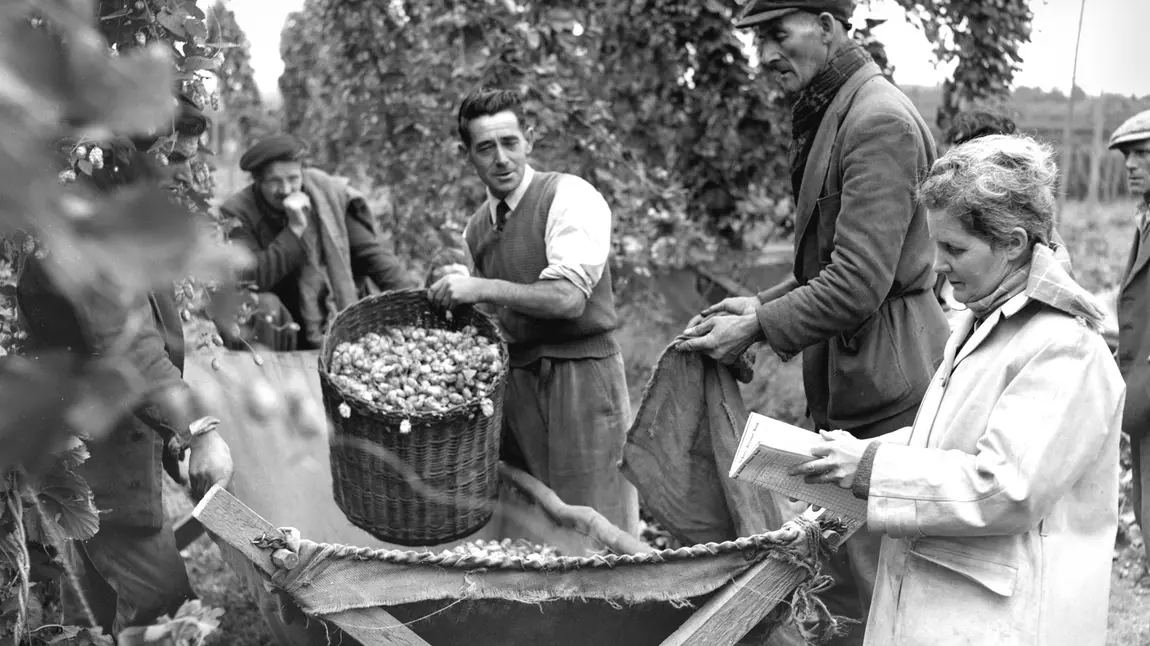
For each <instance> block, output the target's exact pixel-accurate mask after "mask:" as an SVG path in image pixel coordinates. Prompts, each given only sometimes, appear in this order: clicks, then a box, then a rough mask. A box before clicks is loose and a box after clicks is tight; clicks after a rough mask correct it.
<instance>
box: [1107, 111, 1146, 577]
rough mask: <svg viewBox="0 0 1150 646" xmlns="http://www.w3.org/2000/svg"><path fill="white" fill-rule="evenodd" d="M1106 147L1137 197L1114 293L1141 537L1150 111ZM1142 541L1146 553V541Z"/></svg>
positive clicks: (1143, 524) (1135, 118)
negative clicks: (1122, 163)
mask: <svg viewBox="0 0 1150 646" xmlns="http://www.w3.org/2000/svg"><path fill="white" fill-rule="evenodd" d="M1110 149H1111V150H1118V151H1120V152H1121V153H1122V156H1123V157H1125V159H1126V174H1127V182H1128V185H1129V187H1130V192H1131V193H1132V194H1133V195H1134V196H1135V197H1136V198H1137V199H1138V207H1137V210H1136V214H1137V219H1136V220H1135V221H1136V222H1137V225H1138V228H1137V230H1136V231H1135V235H1134V244H1133V247H1132V248H1131V250H1130V259H1129V261H1128V262H1127V264H1126V271H1125V273H1124V274H1123V276H1122V282H1121V283H1120V285H1121V288H1120V291H1119V293H1118V352H1117V353H1116V357H1117V359H1118V368H1119V369H1120V370H1121V371H1122V376H1123V378H1125V379H1126V408H1125V409H1124V411H1123V414H1122V430H1123V431H1124V432H1126V434H1128V435H1129V436H1130V458H1131V462H1132V463H1133V477H1134V483H1133V490H1134V491H1133V497H1134V515H1135V517H1136V518H1137V520H1138V526H1139V527H1141V528H1142V533H1143V535H1145V534H1146V533H1147V532H1146V522H1147V521H1148V520H1150V500H1147V496H1146V494H1147V492H1150V110H1147V111H1145V112H1141V113H1139V114H1137V115H1135V116H1133V117H1131V118H1130V119H1129V120H1128V121H1126V122H1125V123H1123V124H1122V125H1121V126H1119V127H1118V129H1116V130H1115V131H1114V134H1113V135H1111V136H1110ZM1145 542H1146V543H1147V545H1146V548H1147V550H1148V552H1150V540H1147V541H1145ZM1148 556H1150V554H1148ZM1148 582H1150V571H1144V572H1143V576H1142V584H1143V585H1145V584H1146V583H1148Z"/></svg>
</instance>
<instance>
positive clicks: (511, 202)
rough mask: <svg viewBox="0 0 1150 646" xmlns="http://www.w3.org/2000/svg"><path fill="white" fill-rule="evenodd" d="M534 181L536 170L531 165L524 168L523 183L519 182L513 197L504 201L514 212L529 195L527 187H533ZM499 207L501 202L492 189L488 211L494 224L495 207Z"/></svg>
mask: <svg viewBox="0 0 1150 646" xmlns="http://www.w3.org/2000/svg"><path fill="white" fill-rule="evenodd" d="M533 179H535V169H534V168H531V166H530V165H528V166H524V167H523V181H522V182H519V186H517V187H515V190H514V191H511V195H508V196H507V197H506V198H505V199H504V201H505V202H507V206H509V207H511V210H512V211H514V210H515V207H517V206H519V203H520V202H522V201H523V196H524V195H525V194H527V187H529V186H531V180H533ZM498 205H499V200H498V199H497V198H496V197H495V196H494V195H492V194H491V189H487V210H488V211H490V212H491V222H492V224H494V223H495V207H496V206H498Z"/></svg>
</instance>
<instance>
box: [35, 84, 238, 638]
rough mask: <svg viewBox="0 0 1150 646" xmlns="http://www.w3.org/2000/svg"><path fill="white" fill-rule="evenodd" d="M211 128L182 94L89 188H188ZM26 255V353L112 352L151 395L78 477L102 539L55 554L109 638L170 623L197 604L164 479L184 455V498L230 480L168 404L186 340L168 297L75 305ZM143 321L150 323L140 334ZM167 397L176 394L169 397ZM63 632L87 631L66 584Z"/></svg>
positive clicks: (115, 148) (177, 390)
mask: <svg viewBox="0 0 1150 646" xmlns="http://www.w3.org/2000/svg"><path fill="white" fill-rule="evenodd" d="M206 127H207V119H206V118H205V117H204V115H203V113H202V112H201V111H200V110H199V108H198V107H197V106H196V105H195V103H193V102H192V101H191V100H190V99H188V98H187V97H186V96H183V95H181V96H180V109H179V112H178V113H177V116H176V119H175V120H174V121H173V125H172V128H173V130H172V131H169V132H163V133H158V134H153V135H152V136H150V137H134V138H132V139H131V140H129V139H128V138H123V137H122V138H118V139H117V140H115V141H114V142H112V144H111V145H110V146H107V152H105V155H104V163H103V165H102V167H101V168H98V169H94V170H93V171H92V173H91V177H90V180H84V181H90V182H91V185H92V187H93V188H94V189H96V190H97V191H100V192H104V193H112V192H115V191H117V190H123V189H124V188H125V187H148V186H151V187H157V186H158V187H160V188H164V189H168V190H178V189H180V188H181V186H182V184H184V183H190V182H191V170H190V167H189V165H190V162H191V161H192V160H193V159H194V158H195V156H196V154H197V151H198V150H199V139H200V135H202V134H203V132H204V130H205V129H206ZM169 134H174V135H175V137H174V141H173V147H172V149H171V151H169V154H168V155H167V157H168V162H169V163H168V164H167V165H165V166H160V165H159V164H158V163H155V162H154V161H153V158H152V157H151V155H150V154H149V153H148V152H147V151H148V150H149V149H150V148H151V147H152V145H153V143H154V142H156V141H157V140H158V139H159V138H161V137H165V136H168V135H169ZM48 252H49V253H48V256H47V257H46V260H43V261H42V260H40V259H38V258H35V257H29V258H28V259H27V260H26V261H25V263H24V265H23V267H22V268H21V271H20V277H19V282H18V284H17V291H16V300H17V304H18V306H19V308H20V318H21V320H22V321H23V322H24V326H25V328H26V330H27V331H28V349H27V352H28V354H29V355H32V356H38V355H39V356H43V355H51V354H53V353H57V352H68V353H70V354H73V355H75V356H77V358H78V359H79V360H81V361H84V360H88V359H91V358H94V357H98V356H104V355H111V354H114V355H115V356H118V357H121V358H123V359H124V360H126V361H127V362H128V363H129V364H130V365H131V366H132V367H133V368H135V369H136V371H137V372H138V374H139V376H140V378H141V380H142V382H143V383H146V384H148V385H149V386H150V387H152V392H151V393H150V394H149V396H148V397H146V398H145V399H144V401H142V402H141V404H140V405H139V406H138V407H137V408H136V410H135V411H133V414H129V415H126V416H124V417H123V418H122V419H120V420H118V421H117V422H116V423H115V424H114V425H113V427H112V430H111V432H110V433H109V434H108V436H107V437H105V438H103V439H100V440H98V441H93V442H91V443H90V444H89V450H90V457H89V459H88V460H87V461H86V462H85V463H84V464H83V465H81V467H80V474H81V475H82V476H83V477H84V478H85V480H86V481H87V482H88V484H89V485H90V486H91V488H92V493H93V495H94V498H95V504H96V507H97V508H98V509H99V510H100V527H99V531H98V532H97V533H96V535H95V536H93V537H92V538H91V539H90V540H87V541H70V542H69V543H67V544H65V545H64V546H62V547H63V557H64V559H65V560H66V561H67V562H68V564H69V565H70V567H71V568H72V572H73V573H74V574H75V575H76V581H77V582H78V584H79V588H80V590H81V591H82V592H83V595H84V600H85V601H86V603H87V610H90V613H91V616H92V617H93V618H94V619H95V621H96V623H97V625H98V626H99V627H101V628H103V629H104V631H105V632H106V633H107V634H109V635H115V634H116V633H118V632H119V631H121V630H122V629H124V628H127V627H132V626H147V625H151V624H152V623H154V622H155V621H156V619H158V618H159V617H160V616H161V615H165V614H167V615H173V614H174V613H175V612H176V611H177V610H178V609H179V608H180V606H181V605H183V603H184V602H185V601H187V600H188V599H189V598H193V597H194V596H195V595H194V593H193V592H192V588H191V585H190V584H189V582H188V575H187V571H186V570H185V568H184V562H183V559H182V558H181V557H180V552H179V549H178V548H177V545H176V537H175V534H174V533H173V531H172V526H171V524H170V522H167V521H166V520H165V517H164V505H163V480H162V473H163V471H164V470H166V471H167V472H168V474H169V475H171V476H172V477H173V479H175V480H177V481H182V480H183V477H182V475H181V473H180V465H179V461H180V459H181V457H182V456H183V455H184V453H185V450H188V451H190V453H191V455H190V456H189V457H188V478H189V480H190V484H191V485H192V493H193V494H194V495H197V496H202V495H203V494H204V493H206V492H207V490H208V489H210V488H211V486H212V485H214V484H217V483H218V484H221V485H226V484H227V483H228V481H229V479H230V478H231V474H232V459H231V452H230V451H229V449H228V446H227V444H226V443H225V442H224V440H223V438H221V437H220V436H219V434H218V433H217V431H215V430H208V431H207V432H205V433H196V434H195V436H194V437H193V435H192V431H191V426H192V411H189V410H187V409H186V408H185V407H183V406H180V405H176V404H175V401H176V400H178V399H179V398H180V397H182V396H185V395H187V393H188V387H187V384H185V382H184V381H183V378H182V373H183V367H184V337H183V329H182V325H181V321H180V316H179V312H178V309H177V307H176V302H175V294H174V290H173V289H167V290H156V291H154V292H151V293H149V294H146V295H145V294H140V295H139V296H140V297H139V299H137V300H136V301H135V303H134V305H135V306H134V307H123V306H121V304H120V303H118V302H113V300H112V299H111V298H105V297H100V298H93V299H91V300H86V301H85V302H83V303H78V302H74V301H72V300H70V299H69V298H68V297H66V296H65V295H64V294H63V292H62V291H61V290H60V289H59V288H58V287H57V285H56V283H55V281H54V279H53V278H52V276H51V274H50V273H49V272H48V268H47V267H45V263H49V262H51V258H52V254H51V250H50V249H49V250H48ZM140 320H151V322H152V323H154V325H139V324H138V322H139V321H140ZM169 393H172V394H176V397H175V398H169V397H168V396H167V395H168V394H169ZM63 588H64V599H63V612H64V623H65V624H75V625H87V623H88V621H87V618H88V616H89V614H88V612H87V611H86V609H85V608H84V604H83V603H82V602H81V601H80V600H79V599H77V598H75V596H76V595H75V594H74V593H73V586H72V585H69V584H67V583H65V584H64V586H63Z"/></svg>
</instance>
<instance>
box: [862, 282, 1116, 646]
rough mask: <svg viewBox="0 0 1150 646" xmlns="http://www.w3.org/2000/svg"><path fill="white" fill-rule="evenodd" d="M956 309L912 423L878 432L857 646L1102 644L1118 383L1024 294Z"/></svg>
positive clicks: (1105, 360)
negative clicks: (871, 540) (872, 547)
mask: <svg viewBox="0 0 1150 646" xmlns="http://www.w3.org/2000/svg"><path fill="white" fill-rule="evenodd" d="M973 325H974V316H973V315H972V314H970V313H963V315H962V318H961V319H960V320H958V321H956V325H955V331H954V333H953V334H952V336H951V338H950V341H949V342H948V343H947V346H946V351H945V355H944V359H943V364H942V366H941V367H940V368H939V370H938V372H937V374H936V375H935V377H934V379H933V381H932V382H931V385H930V388H929V389H928V390H927V393H926V395H925V397H924V399H923V402H922V405H921V407H920V409H919V413H918V417H917V418H916V420H915V423H914V426H913V427H912V428H910V429H903V430H901V431H896V432H894V433H891V434H889V435H887V436H884V437H883V438H881V439H882V440H883V441H884V444H883V445H882V446H881V448H879V450H878V452H877V453H876V454H875V461H874V465H873V470H872V474H871V483H870V495H869V499H868V508H867V526H868V528H869V529H870V530H871V531H873V532H878V533H882V534H884V537H883V539H882V550H881V556H880V563H879V572H878V578H877V581H876V586H875V593H874V599H873V602H872V605H871V610H870V616H869V620H868V623H867V628H866V642H865V643H866V644H867V646H895V645H898V646H928V645H929V646H957V645H968V644H969V645H971V646H975V645H977V646H992V645H993V646H1022V645H1026V646H1062V645H1065V646H1091V645H1094V644H1097V645H1098V646H1102V645H1103V644H1104V643H1105V641H1106V615H1107V605H1108V603H1109V595H1110V567H1111V558H1112V554H1113V548H1114V537H1115V531H1116V529H1117V522H1118V478H1119V466H1118V445H1119V434H1120V427H1121V415H1122V406H1123V401H1124V398H1125V386H1124V384H1123V381H1122V377H1121V375H1120V374H1119V372H1118V368H1117V366H1116V365H1115V363H1114V359H1113V358H1112V356H1111V354H1110V351H1109V349H1108V348H1107V346H1106V342H1105V341H1104V340H1103V338H1102V336H1101V335H1099V334H1098V333H1096V332H1094V331H1092V330H1090V329H1089V328H1088V327H1086V326H1085V325H1084V324H1083V323H1082V322H1080V321H1079V320H1078V319H1076V318H1075V317H1073V316H1071V315H1069V314H1067V313H1065V312H1062V311H1059V310H1057V309H1055V308H1053V307H1049V306H1047V305H1044V304H1042V303H1039V302H1036V301H1032V300H1031V299H1030V297H1028V296H1027V295H1026V294H1019V295H1018V296H1015V297H1014V298H1012V299H1011V300H1009V301H1007V302H1006V303H1005V304H1004V305H1003V306H1002V307H1000V308H999V309H998V310H996V311H994V312H992V313H991V314H990V315H989V316H988V317H987V319H986V320H985V321H984V322H983V323H982V324H981V325H979V326H978V327H977V328H976V329H975V330H974V332H973V334H972V335H971V336H970V340H969V342H967V343H965V344H963V343H962V341H963V340H964V339H965V338H967V336H968V334H970V330H971V328H972V327H973Z"/></svg>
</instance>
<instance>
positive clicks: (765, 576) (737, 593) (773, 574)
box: [660, 507, 860, 646]
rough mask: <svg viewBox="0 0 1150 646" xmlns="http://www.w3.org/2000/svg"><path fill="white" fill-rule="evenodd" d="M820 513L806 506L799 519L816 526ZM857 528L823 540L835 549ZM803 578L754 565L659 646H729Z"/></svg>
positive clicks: (771, 565) (773, 565)
mask: <svg viewBox="0 0 1150 646" xmlns="http://www.w3.org/2000/svg"><path fill="white" fill-rule="evenodd" d="M824 513H825V510H822V509H820V510H817V511H816V510H815V509H814V508H813V507H808V508H807V509H806V511H804V512H803V514H802V518H803V519H804V520H806V521H808V522H812V523H816V522H818V520H819V517H820V516H822V515H823V514H824ZM859 529H860V526H858V525H854V526H850V527H848V528H847V529H846V532H845V533H844V534H838V533H827V532H824V533H823V538H824V539H826V540H828V541H829V542H830V544H831V546H832V547H838V546H839V545H842V544H843V543H844V542H846V540H847V539H848V538H850V536H851V535H852V534H854V533H855V532H856V531H858V530H859ZM806 578H807V575H806V573H805V572H803V571H801V570H798V569H795V568H792V567H788V566H787V565H784V564H782V563H780V562H779V561H775V560H773V559H767V560H765V561H763V562H761V563H758V564H756V565H755V566H754V567H752V568H750V569H749V570H747V571H746V572H743V573H742V574H740V575H739V576H738V577H736V578H735V580H734V581H731V582H730V583H728V584H727V585H726V586H724V587H723V588H721V589H720V590H719V593H718V594H716V595H715V596H713V597H711V599H710V600H708V601H707V603H706V604H704V605H703V607H702V608H699V610H698V612H696V613H695V614H693V615H691V618H690V619H688V620H687V621H686V622H685V623H684V624H683V625H682V626H680V627H679V629H678V630H676V631H675V632H674V633H673V634H672V635H671V636H670V637H668V638H667V639H665V640H664V641H663V642H662V644H661V645H660V646H704V645H705V646H732V645H733V644H736V643H738V641H739V640H740V639H742V638H743V637H744V636H745V635H746V634H747V633H748V632H749V631H750V630H751V629H752V628H754V627H755V626H756V625H758V624H759V622H761V621H762V620H763V619H764V618H766V616H767V614H768V613H770V612H771V610H773V609H774V608H775V606H777V605H778V604H780V603H782V602H783V601H784V600H785V599H786V598H787V597H789V596H790V595H791V593H792V592H793V591H794V589H795V588H797V587H798V586H799V585H800V584H801V583H802V582H803V581H804V580H806Z"/></svg>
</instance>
